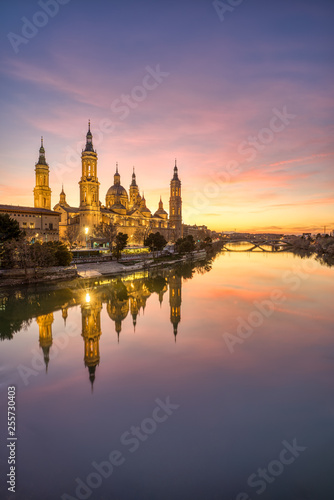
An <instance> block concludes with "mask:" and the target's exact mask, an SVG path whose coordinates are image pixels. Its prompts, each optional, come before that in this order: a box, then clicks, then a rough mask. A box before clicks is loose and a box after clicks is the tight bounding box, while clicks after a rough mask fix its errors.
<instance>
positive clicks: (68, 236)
mask: <svg viewBox="0 0 334 500" xmlns="http://www.w3.org/2000/svg"><path fill="white" fill-rule="evenodd" d="M79 234H80V227H79V224H70V225H69V226H67V228H66V231H65V234H64V237H63V238H62V239H63V241H68V243H69V244H70V246H71V247H72V246H73V244H74V243H75V242H76V241H77V240H78V238H79Z"/></svg>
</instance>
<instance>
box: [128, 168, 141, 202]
mask: <svg viewBox="0 0 334 500" xmlns="http://www.w3.org/2000/svg"><path fill="white" fill-rule="evenodd" d="M129 195H130V207H131V208H133V207H134V206H135V205H137V203H138V196H139V188H138V185H137V181H136V174H135V167H133V173H132V182H131V184H130V190H129Z"/></svg>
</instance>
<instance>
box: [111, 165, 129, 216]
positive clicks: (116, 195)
mask: <svg viewBox="0 0 334 500" xmlns="http://www.w3.org/2000/svg"><path fill="white" fill-rule="evenodd" d="M117 205H122V208H120V207H118V209H121V210H125V211H126V210H128V208H129V197H128V193H127V191H126V189H125V188H124V187H123V186H121V176H120V175H119V173H118V164H116V173H115V175H114V185H113V186H111V187H110V188H109V189H108V191H107V194H106V207H107V208H111V207H115V206H117Z"/></svg>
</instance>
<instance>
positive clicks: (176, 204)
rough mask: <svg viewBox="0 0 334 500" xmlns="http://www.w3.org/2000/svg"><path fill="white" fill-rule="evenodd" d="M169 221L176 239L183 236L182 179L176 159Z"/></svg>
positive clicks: (171, 184)
mask: <svg viewBox="0 0 334 500" xmlns="http://www.w3.org/2000/svg"><path fill="white" fill-rule="evenodd" d="M169 221H170V227H171V228H174V231H175V239H176V240H177V239H178V238H181V237H182V198H181V181H180V179H179V175H178V169H177V164H176V160H175V167H174V175H173V178H172V180H171V182H170V198H169Z"/></svg>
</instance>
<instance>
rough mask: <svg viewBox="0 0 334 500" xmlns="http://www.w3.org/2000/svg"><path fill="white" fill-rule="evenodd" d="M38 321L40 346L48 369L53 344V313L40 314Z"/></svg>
mask: <svg viewBox="0 0 334 500" xmlns="http://www.w3.org/2000/svg"><path fill="white" fill-rule="evenodd" d="M36 322H37V324H38V327H39V346H40V347H41V348H42V351H43V354H44V363H45V369H46V371H48V365H49V361H50V347H51V346H52V323H53V314H52V313H50V314H44V315H43V316H38V317H37V318H36Z"/></svg>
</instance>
